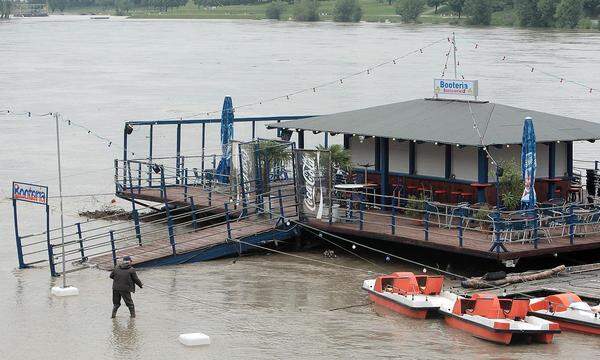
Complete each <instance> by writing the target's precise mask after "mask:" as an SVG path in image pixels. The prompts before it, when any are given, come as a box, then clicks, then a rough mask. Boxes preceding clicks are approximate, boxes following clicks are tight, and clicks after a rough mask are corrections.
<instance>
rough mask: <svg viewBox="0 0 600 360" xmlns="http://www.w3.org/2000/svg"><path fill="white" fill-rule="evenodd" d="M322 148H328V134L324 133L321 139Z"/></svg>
mask: <svg viewBox="0 0 600 360" xmlns="http://www.w3.org/2000/svg"><path fill="white" fill-rule="evenodd" d="M323 146H324V147H325V149H328V148H329V133H328V132H327V131H326V132H325V135H324V138H323Z"/></svg>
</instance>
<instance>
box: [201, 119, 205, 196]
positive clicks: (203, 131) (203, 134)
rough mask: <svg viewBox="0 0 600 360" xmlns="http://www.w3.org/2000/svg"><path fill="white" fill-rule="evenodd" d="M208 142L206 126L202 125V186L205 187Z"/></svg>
mask: <svg viewBox="0 0 600 360" xmlns="http://www.w3.org/2000/svg"><path fill="white" fill-rule="evenodd" d="M205 141H206V124H205V123H202V163H200V176H201V179H202V186H204V149H206V147H205V146H204V144H205Z"/></svg>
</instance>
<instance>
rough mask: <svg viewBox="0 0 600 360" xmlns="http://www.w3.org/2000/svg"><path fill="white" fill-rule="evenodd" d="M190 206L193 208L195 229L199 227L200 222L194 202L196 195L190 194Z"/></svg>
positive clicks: (193, 225)
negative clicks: (198, 221) (197, 218)
mask: <svg viewBox="0 0 600 360" xmlns="http://www.w3.org/2000/svg"><path fill="white" fill-rule="evenodd" d="M190 208H191V209H192V227H193V228H194V229H197V228H198V223H197V220H196V204H195V203H194V197H193V196H190Z"/></svg>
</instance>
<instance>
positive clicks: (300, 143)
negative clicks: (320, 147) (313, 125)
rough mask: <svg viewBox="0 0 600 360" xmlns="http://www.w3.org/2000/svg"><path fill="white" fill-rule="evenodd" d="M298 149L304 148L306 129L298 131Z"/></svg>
mask: <svg viewBox="0 0 600 360" xmlns="http://www.w3.org/2000/svg"><path fill="white" fill-rule="evenodd" d="M298 149H304V130H300V131H298Z"/></svg>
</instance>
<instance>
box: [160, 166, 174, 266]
mask: <svg viewBox="0 0 600 360" xmlns="http://www.w3.org/2000/svg"><path fill="white" fill-rule="evenodd" d="M160 186H161V189H162V193H163V194H164V196H163V202H164V203H165V213H166V215H167V227H168V230H169V243H170V244H171V248H172V249H173V255H176V251H175V234H174V232H173V218H172V217H171V208H170V206H169V201H168V199H167V187H166V185H165V169H164V167H162V166H161V167H160Z"/></svg>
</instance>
